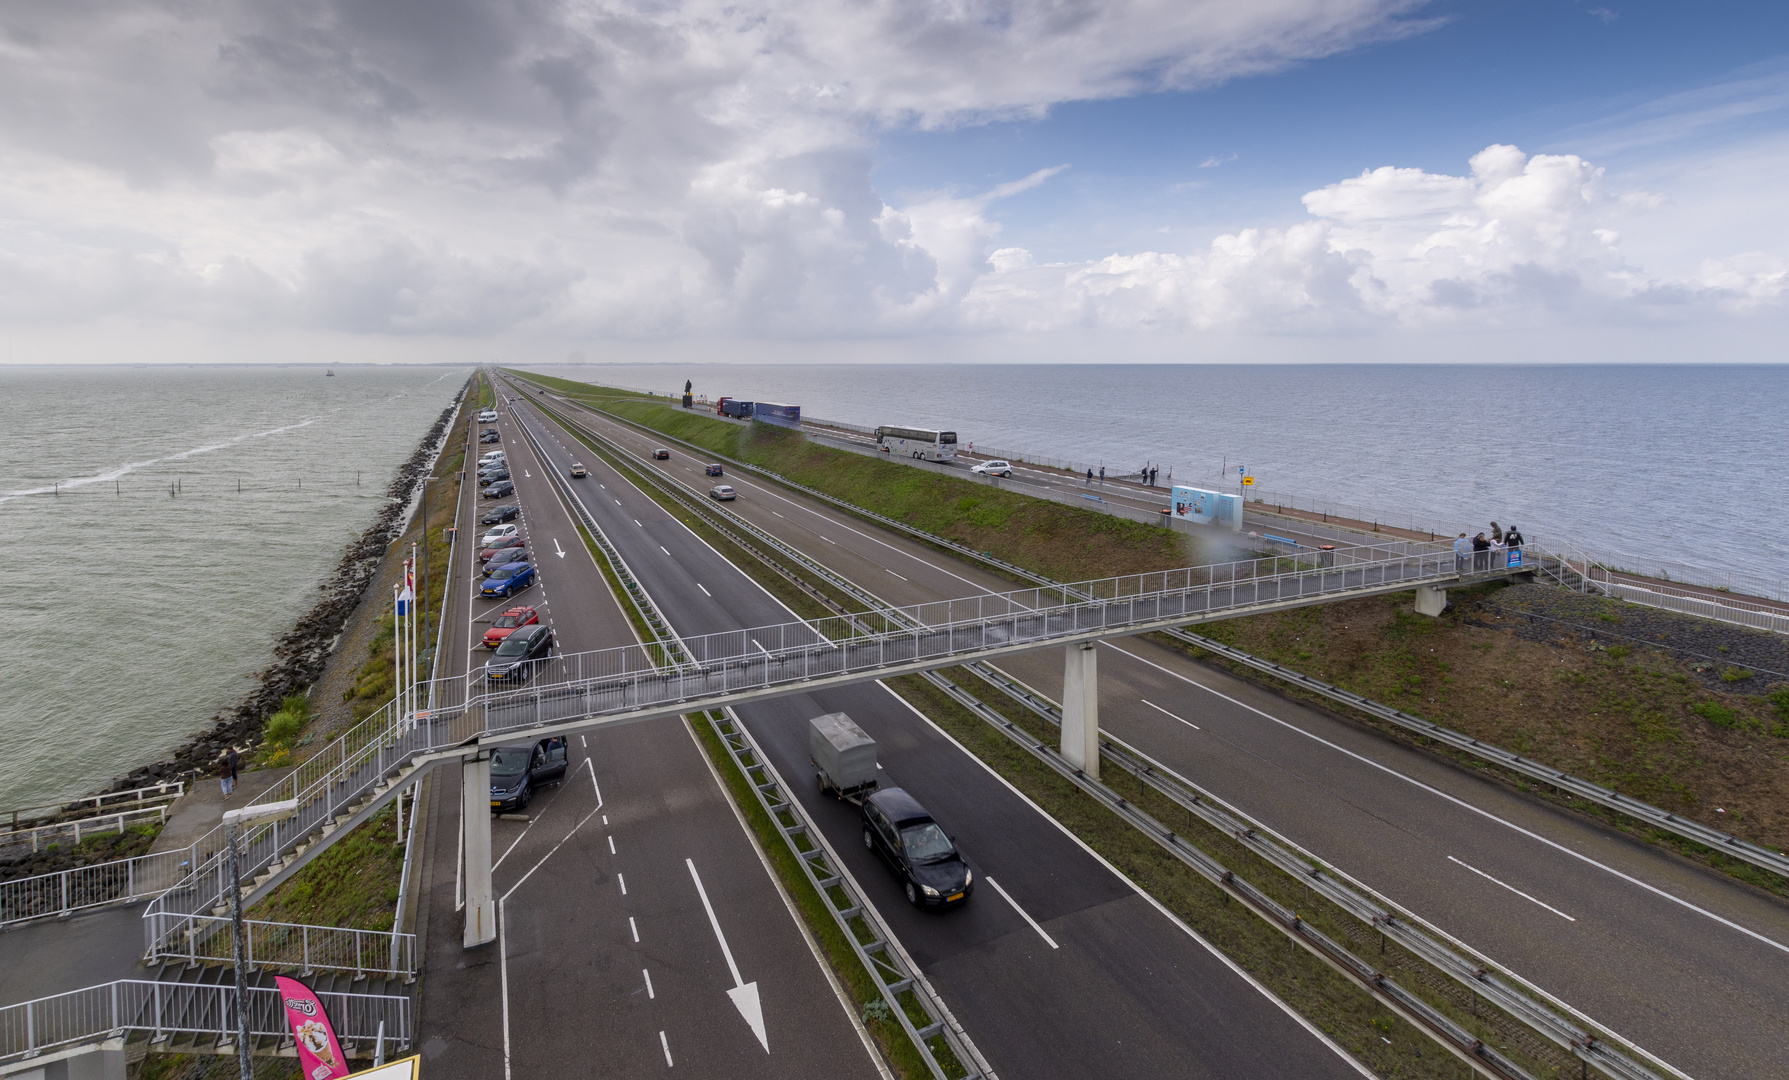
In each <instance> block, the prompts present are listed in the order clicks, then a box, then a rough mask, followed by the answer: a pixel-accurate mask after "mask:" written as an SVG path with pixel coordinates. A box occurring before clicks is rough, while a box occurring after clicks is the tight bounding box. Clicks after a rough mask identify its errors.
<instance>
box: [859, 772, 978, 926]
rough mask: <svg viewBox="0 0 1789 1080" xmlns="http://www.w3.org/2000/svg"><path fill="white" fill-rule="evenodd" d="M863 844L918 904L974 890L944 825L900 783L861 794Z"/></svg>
mask: <svg viewBox="0 0 1789 1080" xmlns="http://www.w3.org/2000/svg"><path fill="white" fill-rule="evenodd" d="M861 817H862V819H863V846H864V847H867V848H869V849H870V850H871V851H874V852H875V853H876V854H878V855H880V856H882V861H883V862H886V863H887V864H888V865H889V868H890V869H892V870H893V871H894V872H895V874H896V876H898V877H900V878H901V880H902V882H903V884H904V885H905V887H906V892H907V902H908V903H910V904H912V905H913V906H914V907H918V908H929V907H951V906H953V905H956V904H960V903H962V902H963V901H964V900H967V899H968V898H969V894H970V893H972V892H974V891H975V874H974V872H973V871H971V870H970V869H969V864H968V863H965V862H964V861H963V856H962V854H961V853H960V852H958V851H957V845H956V844H955V843H954V842H953V841H952V840H951V838H950V837H949V836H947V835H945V832H944V828H943V826H941V825H939V824H938V822H936V821H934V820H933V819H932V815H930V814H928V813H926V808H925V807H923V806H921V805H919V802H918V800H916V799H914V797H913V796H911V795H909V794H907V793H906V792H905V791H903V790H901V789H900V788H883V789H882V790H881V791H878V792H876V793H875V794H873V795H869V796H867V797H866V798H865V799H864V800H863V812H862V814H861Z"/></svg>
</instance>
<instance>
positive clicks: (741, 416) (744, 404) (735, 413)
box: [714, 397, 753, 420]
mask: <svg viewBox="0 0 1789 1080" xmlns="http://www.w3.org/2000/svg"><path fill="white" fill-rule="evenodd" d="M752 408H753V403H752V402H749V401H740V400H739V399H738V398H730V397H724V398H722V399H721V400H720V404H719V405H718V406H717V407H716V408H715V410H714V411H715V412H716V413H717V414H719V415H721V416H731V417H733V418H734V419H735V420H750V419H751V418H752Z"/></svg>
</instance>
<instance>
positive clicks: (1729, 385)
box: [534, 364, 1789, 578]
mask: <svg viewBox="0 0 1789 1080" xmlns="http://www.w3.org/2000/svg"><path fill="white" fill-rule="evenodd" d="M534 370H539V371H542V372H545V373H548V374H553V375H559V376H562V377H564V378H568V379H580V380H583V381H587V382H605V383H609V384H611V385H624V386H629V387H636V388H640V389H647V390H654V391H658V392H661V393H672V392H676V393H681V392H682V390H683V382H684V380H685V379H689V380H691V381H693V382H694V383H695V392H696V393H698V394H702V393H706V394H707V395H708V396H709V397H710V398H711V399H712V398H716V397H719V396H721V395H727V396H730V397H737V398H744V399H748V400H767V401H778V402H785V403H790V404H798V405H800V406H802V410H803V414H804V415H808V416H818V417H823V418H825V419H828V420H841V421H845V422H847V423H854V424H862V425H867V426H875V425H878V424H909V425H915V426H920V427H929V428H935V429H940V430H944V429H950V430H955V431H956V432H957V433H958V439H959V440H960V442H961V443H968V442H975V443H976V444H977V445H978V446H979V447H981V448H984V449H985V448H989V447H993V448H998V449H999V450H1001V451H1008V452H1031V453H1035V454H1044V455H1051V456H1054V457H1057V458H1062V459H1065V460H1068V461H1072V462H1075V463H1079V464H1082V465H1091V466H1093V467H1094V468H1096V469H1097V468H1098V467H1099V466H1100V465H1102V464H1104V465H1106V466H1107V467H1108V468H1109V469H1112V470H1115V471H1117V472H1121V473H1122V472H1133V473H1134V472H1136V471H1137V470H1138V469H1139V468H1141V467H1142V465H1143V464H1144V463H1145V462H1150V463H1153V464H1156V465H1158V466H1160V468H1161V473H1162V477H1161V478H1162V480H1163V481H1164V482H1165V481H1166V478H1167V474H1168V472H1169V470H1170V469H1171V470H1172V471H1173V475H1174V478H1175V480H1176V481H1178V482H1181V483H1188V482H1190V483H1195V484H1200V485H1206V486H1216V485H1220V484H1223V485H1228V486H1226V487H1224V490H1236V486H1235V485H1236V471H1235V470H1236V467H1237V466H1238V465H1245V466H1247V467H1248V469H1249V471H1250V472H1251V473H1252V474H1254V475H1255V476H1256V477H1257V481H1256V482H1257V488H1256V490H1257V491H1264V492H1271V493H1278V494H1281V495H1291V496H1296V497H1297V498H1298V500H1299V504H1300V505H1306V504H1307V501H1308V500H1312V499H1314V500H1316V501H1318V502H1319V503H1324V504H1341V506H1340V507H1338V509H1348V508H1361V509H1363V510H1364V511H1365V512H1367V513H1374V512H1376V513H1377V514H1378V515H1379V516H1380V517H1381V518H1382V520H1385V521H1388V522H1391V523H1395V524H1406V525H1408V524H1414V525H1416V526H1417V527H1421V528H1429V527H1435V528H1437V529H1440V528H1446V527H1448V526H1453V527H1454V528H1455V529H1456V530H1457V529H1460V528H1467V527H1470V528H1471V529H1472V530H1473V531H1477V530H1479V529H1485V528H1488V526H1489V524H1490V522H1491V521H1492V520H1493V519H1495V520H1496V521H1498V522H1500V523H1502V524H1504V525H1508V524H1510V523H1511V522H1514V523H1516V524H1518V525H1520V526H1521V527H1522V529H1523V531H1524V532H1525V533H1526V535H1527V537H1528V538H1529V540H1530V541H1537V540H1538V541H1542V542H1546V541H1557V540H1559V539H1561V538H1566V539H1571V540H1575V541H1577V542H1578V543H1580V544H1582V545H1584V546H1585V547H1586V548H1589V549H1593V550H1594V552H1596V553H1611V554H1629V555H1634V556H1637V557H1638V558H1656V559H1660V560H1667V561H1677V562H1683V563H1688V564H1692V565H1697V566H1706V567H1714V568H1719V569H1726V570H1732V571H1737V572H1745V573H1753V574H1763V575H1765V576H1769V577H1774V578H1784V577H1789V500H1786V499H1785V494H1784V493H1785V490H1786V489H1789V367H1754V366H1744V367H1742V366H1670V367H1654V366H1632V367H1627V366H1619V367H1609V366H1594V367H1593V366H1583V367H1538V366H1537V367H1476V366H1474V367H1462V366H1454V365H1436V366H1430V367H1410V366H1391V365H1387V366H1382V367H1374V366H1348V367H1343V366H1277V365H1275V366H1258V367H1248V366H1218V365H1209V366H1208V365H1185V366H1156V365H977V366H954V365H921V364H916V365H904V366H895V365H876V366H845V365H840V366H836V367H809V366H795V365H790V366H743V365H742V366H724V365H682V366H679V365H650V366H646V365H580V366H569V367H540V368H537V369H534ZM1638 558H1636V559H1635V562H1638Z"/></svg>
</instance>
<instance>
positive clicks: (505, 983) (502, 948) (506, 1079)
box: [497, 898, 510, 1080]
mask: <svg viewBox="0 0 1789 1080" xmlns="http://www.w3.org/2000/svg"><path fill="white" fill-rule="evenodd" d="M503 923H504V918H503V900H502V898H499V899H498V900H497V977H498V980H499V983H500V986H501V989H502V991H503V1080H510V1073H509V938H508V935H507V934H505V933H504V932H503Z"/></svg>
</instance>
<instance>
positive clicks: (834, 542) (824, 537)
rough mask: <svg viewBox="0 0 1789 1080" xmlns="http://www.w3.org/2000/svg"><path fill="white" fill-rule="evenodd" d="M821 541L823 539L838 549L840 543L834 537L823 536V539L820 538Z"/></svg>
mask: <svg viewBox="0 0 1789 1080" xmlns="http://www.w3.org/2000/svg"><path fill="white" fill-rule="evenodd" d="M820 539H822V540H824V541H826V542H827V543H829V544H831V545H832V546H834V547H837V546H838V544H839V542H838V541H837V540H834V539H833V538H832V537H830V536H822V537H821V538H820Z"/></svg>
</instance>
